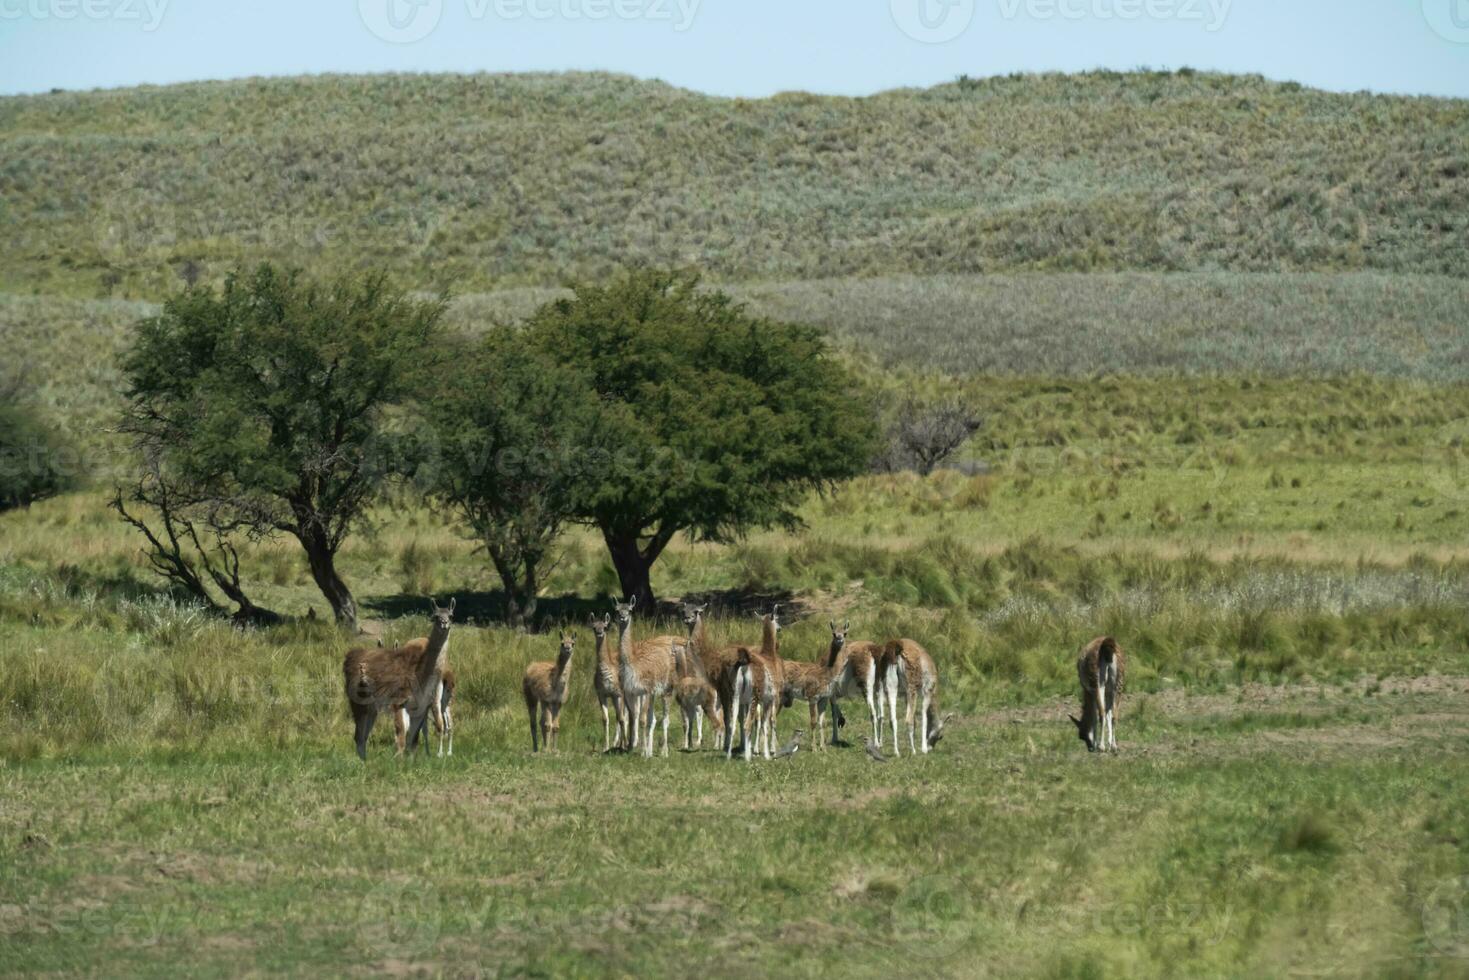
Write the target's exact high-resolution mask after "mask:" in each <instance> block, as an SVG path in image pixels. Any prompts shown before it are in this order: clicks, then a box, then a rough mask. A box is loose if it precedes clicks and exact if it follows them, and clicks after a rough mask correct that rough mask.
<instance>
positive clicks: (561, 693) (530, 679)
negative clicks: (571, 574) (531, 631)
mask: <svg viewBox="0 0 1469 980" xmlns="http://www.w3.org/2000/svg"><path fill="white" fill-rule="evenodd" d="M575 649H576V637H575V636H573V635H572V634H570V633H568V632H566V631H565V630H562V631H561V650H560V652H559V653H558V654H557V655H556V662H555V663H550V662H547V661H540V662H538V663H533V664H531V665H529V666H528V667H526V668H525V675H524V676H523V677H522V678H521V681H520V690H521V693H522V694H524V695H525V710H526V712H527V713H528V714H529V715H530V749H531V751H532V752H539V751H540V750H541V747H542V746H545V747H546V748H547V749H552V750H554V749H555V748H556V744H557V742H558V741H559V740H560V739H559V736H560V734H561V707H562V705H564V704H565V703H566V692H567V689H568V687H569V686H570V681H571V677H570V668H571V655H572V653H573V652H574V650H575ZM538 721H539V724H540V734H541V740H540V742H539V743H537V742H536V726H537V722H538Z"/></svg>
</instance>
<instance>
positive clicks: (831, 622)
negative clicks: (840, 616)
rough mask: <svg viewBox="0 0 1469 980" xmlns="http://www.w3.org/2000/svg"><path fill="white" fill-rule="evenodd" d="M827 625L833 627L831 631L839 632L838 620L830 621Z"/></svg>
mask: <svg viewBox="0 0 1469 980" xmlns="http://www.w3.org/2000/svg"><path fill="white" fill-rule="evenodd" d="M826 625H828V626H830V627H831V631H832V632H833V633H835V632H837V621H836V620H834V619H828V620H827V621H826Z"/></svg>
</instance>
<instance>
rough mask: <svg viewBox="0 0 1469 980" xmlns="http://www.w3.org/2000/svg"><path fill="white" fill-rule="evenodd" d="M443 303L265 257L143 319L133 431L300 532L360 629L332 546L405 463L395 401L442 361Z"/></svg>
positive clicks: (128, 369)
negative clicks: (285, 266) (321, 275)
mask: <svg viewBox="0 0 1469 980" xmlns="http://www.w3.org/2000/svg"><path fill="white" fill-rule="evenodd" d="M443 309H444V304H443V302H442V301H417V300H414V299H411V298H409V297H408V296H406V295H405V294H403V293H401V292H399V291H396V290H394V289H393V288H392V287H391V286H390V285H389V284H388V283H387V282H386V280H385V279H384V278H382V277H381V276H364V277H356V276H348V277H344V278H342V279H338V280H336V281H333V282H330V283H318V282H315V281H312V280H310V279H308V278H306V277H305V276H303V275H302V274H300V273H299V272H289V271H281V270H278V269H276V268H274V267H271V266H268V265H267V266H261V267H260V268H259V269H257V270H255V271H254V272H253V273H251V274H235V275H232V276H230V277H229V279H228V280H227V281H226V282H225V284H224V285H223V287H222V289H220V290H219V291H215V290H213V289H207V288H191V289H187V290H185V291H184V292H182V293H181V294H179V295H178V296H176V297H174V298H173V299H171V300H170V301H169V302H168V303H167V304H166V305H165V306H164V308H163V310H162V312H161V313H160V314H159V315H158V316H156V317H154V318H152V319H149V320H146V321H144V322H143V323H141V324H140V325H139V327H138V330H137V334H136V336H135V338H134V340H133V343H132V346H131V348H130V350H129V351H128V352H127V354H126V355H125V357H124V361H123V370H124V375H125V378H126V383H127V398H128V409H127V412H126V415H125V418H124V422H123V426H122V428H123V430H124V431H125V432H127V433H129V434H130V435H131V436H132V438H133V440H134V443H135V445H136V447H137V448H138V449H139V450H140V451H141V452H142V453H143V454H144V455H145V456H148V455H149V454H151V455H152V456H154V457H156V458H157V460H158V461H159V463H160V465H161V468H162V472H164V473H165V474H166V475H167V478H168V479H169V480H170V481H171V482H172V483H173V484H175V485H177V486H179V487H181V488H184V490H185V491H186V493H187V496H188V497H189V498H190V499H191V500H195V501H201V502H207V504H208V506H210V507H211V508H213V509H214V511H215V512H216V513H219V512H223V513H225V514H227V515H228V522H229V523H231V524H235V525H238V526H244V527H248V528H249V529H250V530H251V531H253V532H254V533H257V534H269V533H274V532H285V533H288V534H290V535H292V536H294V537H295V538H296V539H297V540H299V541H300V543H301V545H302V547H303V549H304V550H305V552H306V557H307V561H308V563H309V565H310V568H311V573H312V577H313V579H314V580H315V582H316V584H317V586H318V587H319V588H320V589H321V591H322V594H323V595H324V596H325V598H326V599H327V602H328V603H329V604H330V605H331V607H332V610H333V612H334V614H335V615H336V618H337V620H338V622H341V623H344V624H347V625H355V622H356V616H357V609H356V603H355V600H354V599H353V597H352V593H351V590H350V589H349V588H348V587H347V585H346V583H345V582H343V581H342V579H341V577H340V576H339V575H338V574H337V571H336V566H335V556H336V553H337V550H338V549H339V548H340V547H341V545H342V542H343V541H344V540H345V539H346V538H347V536H348V534H349V533H350V532H351V531H352V529H353V528H354V527H355V526H357V525H358V524H359V523H360V522H361V520H362V519H363V514H364V509H365V507H366V505H367V503H368V502H369V501H370V500H371V498H372V497H373V495H374V494H375V493H376V492H377V491H378V490H379V489H380V488H381V486H382V484H383V481H384V480H385V479H387V478H388V477H389V476H391V475H392V474H393V473H394V472H395V471H396V469H397V455H396V447H395V440H394V438H393V431H394V429H393V409H394V408H395V406H400V405H402V404H404V403H406V402H409V401H411V400H412V399H413V398H414V397H415V396H416V395H417V393H418V392H419V391H420V390H421V388H422V387H423V385H424V381H425V377H426V371H428V370H429V369H431V367H432V365H433V364H434V363H435V362H436V360H437V358H438V353H439V352H438V351H437V349H436V344H437V342H438V337H439V330H440V327H439V324H440V320H441V317H442V314H443Z"/></svg>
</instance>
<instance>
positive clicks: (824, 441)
mask: <svg viewBox="0 0 1469 980" xmlns="http://www.w3.org/2000/svg"><path fill="white" fill-rule="evenodd" d="M525 336H526V339H527V342H528V343H530V344H531V345H532V346H533V347H534V348H536V349H538V350H540V351H542V352H544V353H545V354H546V355H548V356H551V357H554V358H555V359H556V360H557V361H558V362H559V363H560V364H562V365H564V366H565V367H567V368H570V369H572V370H573V371H574V372H576V374H578V375H579V376H581V377H583V378H585V379H586V383H587V385H588V386H589V388H590V390H591V391H592V392H594V393H595V394H596V396H597V398H598V401H599V408H600V410H599V412H598V414H597V418H596V422H595V430H594V435H593V440H594V441H595V443H596V444H598V445H600V446H601V447H603V448H604V449H605V450H607V452H608V453H609V455H610V465H609V466H608V467H607V469H606V470H605V472H598V473H595V474H591V478H590V479H588V480H586V481H584V482H583V485H582V486H581V489H580V492H579V493H578V494H577V495H576V499H575V503H574V513H573V517H574V518H575V519H576V520H578V521H581V522H584V523H586V524H589V525H592V526H595V527H597V528H599V529H600V530H601V532H602V535H603V537H604V538H605V540H606V543H607V546H608V550H609V552H610V554H611V558H612V562H613V565H614V566H615V568H616V569H617V573H618V576H619V578H620V580H621V584H622V588H623V591H624V593H625V594H626V595H628V596H633V595H636V596H638V597H639V598H640V599H641V600H643V601H651V600H652V590H651V585H650V580H649V570H650V568H651V566H652V564H653V562H655V561H656V560H657V558H658V556H659V555H660V554H661V553H662V552H663V549H664V548H665V547H666V546H667V545H668V543H669V541H671V540H672V539H673V537H674V536H675V535H676V534H678V533H679V532H688V533H689V534H691V535H692V536H694V537H695V538H697V539H700V540H708V541H730V540H732V539H736V538H738V537H740V536H742V535H743V534H745V533H746V532H748V531H750V530H752V529H754V528H761V527H786V528H794V527H796V526H798V525H799V523H800V519H799V516H798V514H797V508H798V507H799V505H800V503H801V502H802V500H804V499H805V497H806V495H807V494H808V493H809V492H810V491H811V490H812V489H814V488H817V487H820V486H823V485H825V484H827V483H830V482H832V481H836V480H839V479H844V478H847V477H850V476H854V475H856V474H857V473H860V472H861V471H862V470H863V469H864V468H865V467H866V466H867V463H868V461H869V459H870V458H871V455H872V449H873V446H874V439H875V429H874V422H873V416H872V412H871V410H870V407H869V404H868V402H867V399H866V397H865V395H864V392H863V389H862V388H861V387H860V386H859V384H858V383H857V381H856V380H855V379H854V378H853V376H852V375H851V373H850V372H849V371H848V370H847V369H846V368H845V367H844V366H843V365H842V364H841V363H840V362H839V361H837V360H836V359H835V358H833V357H832V356H831V355H830V354H829V353H828V351H827V349H826V344H825V340H824V338H823V336H822V335H821V333H820V332H819V331H817V330H815V329H812V328H809V327H804V326H799V325H795V324H788V323H780V322H776V321H772V320H768V319H764V318H760V317H755V316H752V315H750V314H749V313H748V312H746V310H745V309H744V308H743V307H742V306H740V305H739V304H737V303H736V302H734V301H733V300H732V299H730V298H729V297H728V296H727V295H725V294H723V293H719V292H716V291H708V290H702V289H700V288H699V278H698V276H697V275H695V274H693V273H688V272H677V271H667V270H655V269H636V270H632V271H630V272H628V273H626V274H624V275H623V276H621V277H620V278H618V279H616V280H614V281H613V282H611V283H609V284H607V285H599V286H578V287H576V289H575V295H574V296H573V297H572V298H569V299H564V300H558V301H556V302H553V303H550V304H548V305H546V306H545V307H543V308H542V309H541V310H539V311H538V312H537V313H536V314H535V315H534V316H533V317H532V318H531V320H530V321H529V323H528V324H527V326H526V329H525Z"/></svg>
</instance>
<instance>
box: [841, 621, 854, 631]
mask: <svg viewBox="0 0 1469 980" xmlns="http://www.w3.org/2000/svg"><path fill="white" fill-rule="evenodd" d="M851 628H852V621H851V620H850V619H849V620H847V621H846V622H845V623H843V624H842V632H843V633H845V632H847V631H848V630H850V629H851Z"/></svg>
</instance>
